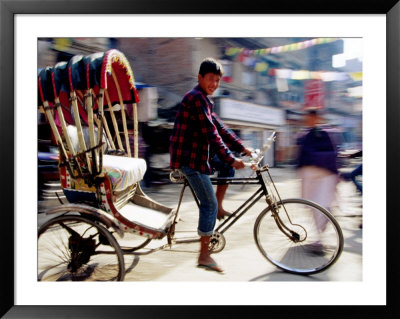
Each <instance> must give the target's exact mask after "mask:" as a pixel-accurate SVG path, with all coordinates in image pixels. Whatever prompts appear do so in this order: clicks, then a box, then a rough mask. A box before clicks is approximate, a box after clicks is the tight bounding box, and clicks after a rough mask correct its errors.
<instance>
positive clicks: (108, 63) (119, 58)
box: [100, 49, 135, 89]
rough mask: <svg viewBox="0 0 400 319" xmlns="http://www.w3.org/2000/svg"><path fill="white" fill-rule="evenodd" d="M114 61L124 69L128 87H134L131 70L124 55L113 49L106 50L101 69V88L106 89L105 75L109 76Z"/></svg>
mask: <svg viewBox="0 0 400 319" xmlns="http://www.w3.org/2000/svg"><path fill="white" fill-rule="evenodd" d="M114 63H118V65H119V66H120V67H122V68H123V69H124V70H125V75H126V76H127V77H128V80H129V84H130V89H135V83H134V79H133V72H132V69H131V67H130V65H129V62H128V60H127V58H126V57H125V55H124V54H123V53H122V52H120V51H118V50H115V49H112V50H109V51H107V52H106V55H105V57H104V60H103V65H102V69H101V74H102V76H101V83H100V86H101V88H104V89H107V76H111V69H112V66H113V64H114Z"/></svg>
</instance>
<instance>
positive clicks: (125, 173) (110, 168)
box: [67, 125, 147, 192]
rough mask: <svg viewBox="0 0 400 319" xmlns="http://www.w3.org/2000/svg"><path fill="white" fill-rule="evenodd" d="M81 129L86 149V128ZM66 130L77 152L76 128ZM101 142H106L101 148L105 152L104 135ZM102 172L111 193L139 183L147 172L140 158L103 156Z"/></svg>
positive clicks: (87, 138)
mask: <svg viewBox="0 0 400 319" xmlns="http://www.w3.org/2000/svg"><path fill="white" fill-rule="evenodd" d="M82 129H83V135H84V139H85V143H86V147H88V146H89V132H88V128H87V127H85V126H83V127H82ZM67 130H68V135H69V137H70V139H71V142H72V145H73V147H74V149H75V151H78V150H79V142H78V133H77V128H76V126H74V125H69V126H68V128H67ZM96 133H97V131H96ZM96 135H97V134H96ZM103 141H104V142H106V144H105V145H104V146H103V150H104V151H105V152H106V151H107V148H108V146H109V145H108V143H107V138H106V136H105V135H104V136H103ZM103 170H104V172H105V173H106V174H107V175H108V177H109V178H110V180H111V183H112V187H113V191H117V192H121V191H123V190H125V189H126V188H128V187H129V186H132V185H133V184H135V183H137V182H140V181H141V180H142V179H143V177H144V174H145V173H146V170H147V165H146V161H145V160H144V159H142V158H133V157H126V156H118V155H107V154H104V155H103Z"/></svg>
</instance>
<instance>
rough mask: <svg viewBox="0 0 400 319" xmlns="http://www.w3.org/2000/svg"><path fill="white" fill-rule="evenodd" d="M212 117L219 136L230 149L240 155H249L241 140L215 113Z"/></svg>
mask: <svg viewBox="0 0 400 319" xmlns="http://www.w3.org/2000/svg"><path fill="white" fill-rule="evenodd" d="M211 116H212V121H213V123H214V125H215V127H216V128H217V130H218V133H219V135H220V136H221V137H222V140H223V141H224V143H225V144H226V145H227V146H228V147H229V149H230V150H232V151H234V152H238V153H247V152H246V151H247V150H246V148H245V147H244V145H243V143H242V141H241V139H240V138H239V137H238V136H237V135H236V134H235V133H234V132H233V131H232V130H230V129H228V128H227V127H226V126H225V125H224V124H223V123H222V121H221V119H220V118H219V117H218V115H217V114H216V113H214V112H213V113H212V114H211Z"/></svg>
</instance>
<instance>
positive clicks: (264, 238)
mask: <svg viewBox="0 0 400 319" xmlns="http://www.w3.org/2000/svg"><path fill="white" fill-rule="evenodd" d="M276 207H277V214H278V216H279V218H276V217H274V214H273V213H272V212H271V208H270V207H269V208H267V209H265V210H264V211H262V212H261V214H260V215H259V216H258V218H257V220H256V222H255V225H254V239H255V241H256V244H257V247H258V249H259V250H260V252H261V253H262V254H263V256H264V257H265V258H266V259H267V260H268V261H270V262H271V263H272V264H274V265H275V266H277V267H278V268H280V269H282V270H285V271H287V272H290V273H295V274H304V275H309V274H315V273H318V272H320V271H323V270H325V269H327V268H328V267H330V266H331V265H333V264H334V263H335V262H336V261H337V259H338V258H339V256H340V254H341V253H342V250H343V234H342V230H341V228H340V226H339V224H338V223H337V221H336V220H335V219H334V217H333V216H332V215H331V214H330V213H329V212H328V211H327V210H326V209H324V208H323V207H321V206H319V205H317V204H315V203H313V202H310V201H307V200H303V199H286V200H282V201H281V202H278V203H277V205H276Z"/></svg>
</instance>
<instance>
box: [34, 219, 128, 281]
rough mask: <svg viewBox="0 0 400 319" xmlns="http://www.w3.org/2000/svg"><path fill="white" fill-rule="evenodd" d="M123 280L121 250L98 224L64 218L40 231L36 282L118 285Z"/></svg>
mask: <svg viewBox="0 0 400 319" xmlns="http://www.w3.org/2000/svg"><path fill="white" fill-rule="evenodd" d="M124 276H125V265H124V255H123V253H122V250H121V248H120V246H119V244H118V242H117V241H116V240H115V238H114V237H113V236H112V235H111V233H110V232H109V231H108V230H107V229H105V228H104V227H103V226H101V225H100V224H98V223H96V222H94V221H92V220H89V219H87V218H84V217H81V216H73V215H64V216H59V217H56V218H53V219H51V220H49V221H48V222H46V223H45V224H43V225H42V226H41V227H40V229H39V234H38V280H39V281H118V280H123V279H124Z"/></svg>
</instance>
